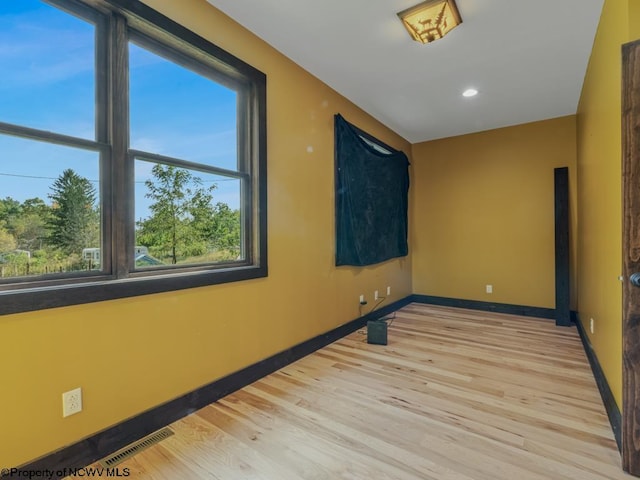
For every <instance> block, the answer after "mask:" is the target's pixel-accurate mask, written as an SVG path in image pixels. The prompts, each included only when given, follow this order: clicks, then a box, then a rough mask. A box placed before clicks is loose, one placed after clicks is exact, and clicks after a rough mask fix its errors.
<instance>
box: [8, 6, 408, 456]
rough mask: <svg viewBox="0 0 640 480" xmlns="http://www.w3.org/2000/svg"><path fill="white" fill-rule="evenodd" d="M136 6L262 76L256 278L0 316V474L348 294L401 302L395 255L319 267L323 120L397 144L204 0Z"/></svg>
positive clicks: (285, 331)
mask: <svg viewBox="0 0 640 480" xmlns="http://www.w3.org/2000/svg"><path fill="white" fill-rule="evenodd" d="M145 3H147V4H149V5H150V6H152V7H154V8H156V9H157V10H159V11H161V12H163V13H165V14H167V15H168V16H170V17H172V18H173V19H175V20H177V21H178V22H179V23H181V24H183V25H185V26H187V27H188V28H190V29H192V30H194V31H196V32H197V33H199V34H200V35H202V36H204V37H206V38H208V39H210V40H211V41H213V42H214V43H216V44H218V45H220V46H221V47H222V48H224V49H226V50H228V51H230V52H231V53H233V54H235V55H236V56H238V57H240V58H242V59H243V60H245V61H247V62H248V63H250V64H252V65H254V66H255V67H257V68H259V69H260V70H262V71H263V72H265V73H266V74H267V105H268V113H267V116H268V119H267V121H268V174H269V177H268V188H269V192H268V198H269V277H268V278H265V279H259V280H252V281H246V282H241V283H234V284H227V285H220V286H212V287H206V288H199V289H192V290H185V291H180V292H176V293H170V294H159V295H151V296H143V297H137V298H131V299H125V300H118V301H110V302H103V303H97V304H90V305H81V306H74V307H68V308H60V309H53V310H45V311H41V312H35V313H24V314H19V315H9V316H3V317H0V339H1V342H2V348H0V380H1V381H2V394H1V395H0V467H5V466H14V465H18V464H21V463H23V462H26V461H29V460H31V459H34V458H35V457H38V456H40V455H43V454H46V453H48V452H51V451H53V450H55V449H57V448H60V447H62V446H64V445H67V444H70V443H73V442H75V441H77V440H79V439H81V438H83V437H85V436H88V435H91V434H92V433H95V432H97V431H99V430H101V429H104V428H106V427H108V426H110V425H113V424H115V423H117V422H120V421H122V420H123V419H126V418H128V417H131V416H133V415H136V414H138V413H140V412H142V411H144V410H147V409H149V408H151V407H153V406H156V405H158V404H160V403H162V402H165V401H167V400H170V399H173V398H175V397H178V396H180V395H181V394H184V393H185V392H188V391H191V390H193V389H195V388H198V387H199V386H201V385H203V384H206V383H209V382H211V381H213V380H215V379H217V378H220V377H221V376H224V375H226V374H229V373H231V372H234V371H237V370H238V369H240V368H242V367H245V366H247V365H249V364H251V363H254V362H256V361H259V360H261V359H263V358H265V357H267V356H269V355H272V354H274V353H277V352H279V351H282V350H283V349H286V348H288V347H290V346H292V345H294V344H297V343H299V342H301V341H304V340H306V339H308V338H311V337H313V336H315V335H317V334H320V333H322V332H325V331H328V330H330V329H332V328H334V327H336V326H338V325H340V324H342V323H345V322H347V321H349V320H352V319H354V318H356V317H357V316H358V307H359V305H358V296H359V295H360V294H361V293H364V294H366V295H367V297H368V298H369V300H372V297H373V291H374V290H375V289H378V290H381V291H384V290H385V289H386V286H387V285H390V286H391V287H392V295H391V298H390V301H395V300H398V299H400V298H403V297H406V296H407V295H409V294H411V293H412V292H411V263H410V261H409V260H408V259H401V260H394V261H389V262H385V263H384V264H381V265H379V266H375V267H370V268H335V267H334V265H333V263H334V208H333V205H334V203H333V202H334V198H333V185H334V183H333V181H334V180H333V115H334V114H335V113H337V112H340V113H342V114H343V115H344V116H345V118H346V119H348V120H349V121H351V122H353V123H355V124H357V125H358V126H359V127H360V128H362V129H364V130H366V131H368V132H370V133H372V134H373V135H376V136H377V137H378V138H380V139H381V140H382V141H384V142H386V143H388V144H390V145H392V146H394V147H395V148H398V149H402V150H404V151H405V152H407V153H410V152H409V150H410V145H409V144H408V143H407V142H406V141H404V140H403V139H402V138H400V137H399V136H397V135H395V134H394V133H393V132H391V131H390V130H389V129H387V128H385V127H384V126H382V125H381V124H379V123H378V122H376V121H374V120H373V119H372V118H371V117H369V116H368V115H366V114H364V113H363V112H362V111H361V110H359V109H358V108H356V107H354V105H352V104H351V103H349V102H348V101H346V100H345V99H344V98H342V97H341V96H339V95H337V94H336V93H335V92H334V91H332V90H331V89H329V88H328V87H327V86H326V85H324V84H322V83H321V82H319V81H318V80H317V79H315V78H314V77H312V76H311V75H310V74H308V73H307V72H305V71H303V70H302V69H300V68H299V67H298V66H296V65H295V64H293V63H292V62H291V61H289V60H288V59H286V58H285V57H284V56H282V55H280V54H279V53H277V52H276V51H275V50H273V49H272V48H270V47H269V46H268V45H266V44H265V43H263V42H262V41H260V40H258V39H257V38H256V37H254V36H253V35H252V34H250V33H249V32H247V31H246V30H244V29H243V28H241V27H240V26H238V25H237V24H235V23H234V22H232V21H231V20H229V19H228V18H227V17H225V16H224V15H222V14H221V13H220V12H218V11H217V10H215V9H214V8H213V7H211V6H210V5H209V4H208V3H206V2H205V0H181V1H179V2H176V1H173V0H146V2H145ZM308 146H311V147H313V152H312V153H308V152H307V147H308ZM370 305H371V303H370ZM78 386H81V387H82V388H83V392H84V411H83V412H81V413H80V414H78V415H74V416H71V417H68V418H66V419H63V418H62V407H61V393H62V392H64V391H67V390H69V389H72V388H75V387H78Z"/></svg>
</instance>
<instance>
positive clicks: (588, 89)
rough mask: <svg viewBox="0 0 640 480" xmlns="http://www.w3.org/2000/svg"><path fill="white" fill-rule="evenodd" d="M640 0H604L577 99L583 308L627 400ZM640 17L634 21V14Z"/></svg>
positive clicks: (605, 364) (615, 387)
mask: <svg viewBox="0 0 640 480" xmlns="http://www.w3.org/2000/svg"><path fill="white" fill-rule="evenodd" d="M638 3H640V2H638V0H631V1H627V0H624V1H621V0H607V1H606V2H605V5H604V8H603V12H602V17H601V19H600V25H599V27H598V33H597V35H596V39H595V43H594V47H593V51H592V53H591V59H590V61H589V67H588V70H587V74H586V76H585V82H584V86H583V89H582V95H581V98H580V104H579V107H578V115H577V118H578V122H577V131H578V142H577V143H578V168H579V177H578V179H579V180H578V192H579V197H578V201H579V205H580V211H579V221H578V224H579V230H578V237H579V240H580V243H579V248H578V252H579V261H578V265H579V273H578V275H579V299H580V302H579V313H580V320H581V321H582V323H583V324H584V325H585V327H586V328H585V330H587V332H588V331H589V329H588V327H589V321H590V319H591V318H593V319H594V322H595V328H594V334H591V333H588V335H589V337H590V340H591V343H592V344H593V347H594V350H595V353H596V355H597V356H598V360H599V361H600V364H601V365H602V369H603V370H604V373H605V376H606V377H607V381H608V383H609V385H610V387H611V389H612V391H613V394H614V396H615V398H616V401H617V402H618V406H622V405H621V401H622V284H621V282H620V281H619V279H618V276H619V275H620V274H621V270H622V200H621V196H622V184H621V175H622V167H621V157H622V142H621V135H622V131H621V116H622V106H621V97H622V91H621V68H622V64H621V45H622V44H623V43H626V42H627V41H629V40H631V39H633V38H637V36H639V35H640V22H639V20H640V11H639V10H640V8H639V7H638ZM634 20H635V21H634Z"/></svg>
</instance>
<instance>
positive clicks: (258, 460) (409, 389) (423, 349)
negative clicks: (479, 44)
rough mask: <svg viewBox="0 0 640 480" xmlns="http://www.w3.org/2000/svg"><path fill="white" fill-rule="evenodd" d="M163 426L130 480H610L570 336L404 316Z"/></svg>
mask: <svg viewBox="0 0 640 480" xmlns="http://www.w3.org/2000/svg"><path fill="white" fill-rule="evenodd" d="M388 339H389V343H388V345H384V346H383V345H370V344H367V342H366V335H365V331H364V330H360V331H358V332H355V333H353V334H351V335H348V336H347V337H345V338H343V339H341V340H339V341H337V342H335V343H333V344H331V345H329V346H327V347H324V348H322V349H320V350H318V351H317V352H315V353H313V354H311V355H309V356H307V357H305V358H303V359H301V360H299V361H297V362H295V363H292V364H291V365H288V366H287V367H285V368H283V369H281V370H279V371H277V372H276V373H273V374H271V375H269V376H267V377H265V378H263V379H261V380H259V381H257V382H255V383H253V384H251V385H249V386H247V387H245V388H243V389H241V390H239V391H237V392H235V393H233V394H231V395H229V396H227V397H225V398H223V399H221V400H220V401H218V402H216V403H214V404H211V405H209V406H207V407H205V408H203V409H201V410H199V411H197V412H196V413H194V414H192V415H190V416H188V417H185V418H184V419H182V420H180V421H178V422H175V423H174V424H172V425H171V426H170V428H171V429H172V430H173V431H174V432H175V435H173V436H171V437H169V438H167V439H165V440H163V441H161V442H160V443H158V444H156V445H154V446H152V447H150V448H148V449H146V450H144V451H142V452H141V453H139V454H137V455H136V456H134V457H132V458H130V459H128V460H127V461H125V462H124V463H121V464H120V465H118V466H117V468H118V469H119V471H120V473H121V474H122V473H123V472H125V470H124V469H127V470H126V472H127V474H128V478H130V479H170V480H174V479H176V478H185V479H190V480H197V479H220V480H236V479H237V480H245V479H268V480H287V479H291V480H294V479H296V480H297V479H314V480H317V479H327V480H333V479H367V480H379V479H380V480H382V479H389V480H514V479H515V480H569V479H571V480H617V479H625V478H626V479H628V478H631V477H629V476H628V475H626V474H625V473H623V471H622V469H621V466H620V456H619V453H618V450H617V447H616V442H615V440H614V437H613V433H612V431H611V428H610V425H609V422H608V419H607V415H606V413H605V410H604V407H603V405H602V400H601V398H600V394H599V392H598V389H597V387H596V383H595V380H594V378H593V375H592V373H591V370H590V368H589V363H588V361H587V358H586V357H585V353H584V350H583V348H582V344H581V342H580V338H579V336H578V333H577V331H576V328H575V326H574V327H569V328H566V327H564V328H563V327H556V326H555V324H554V322H553V320H545V319H537V318H530V317H520V316H515V315H506V314H496V313H488V312H479V311H473V310H464V309H458V308H450V307H438V306H429V305H421V304H416V303H413V304H410V305H408V306H406V307H404V308H402V309H401V310H399V311H398V312H396V314H395V319H393V322H392V323H391V325H390V327H389V330H388Z"/></svg>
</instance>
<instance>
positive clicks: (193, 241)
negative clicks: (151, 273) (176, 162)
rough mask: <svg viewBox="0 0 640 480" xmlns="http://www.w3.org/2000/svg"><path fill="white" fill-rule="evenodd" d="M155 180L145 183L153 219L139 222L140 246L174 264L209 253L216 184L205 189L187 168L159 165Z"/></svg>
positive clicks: (155, 167) (155, 168)
mask: <svg viewBox="0 0 640 480" xmlns="http://www.w3.org/2000/svg"><path fill="white" fill-rule="evenodd" d="M151 173H152V175H153V179H150V180H147V181H145V185H146V187H147V190H148V191H147V193H146V195H145V197H146V198H149V199H151V200H152V201H153V203H152V204H151V205H150V206H149V210H151V216H150V217H149V218H147V219H143V220H140V221H139V222H138V235H137V243H141V244H142V245H146V246H148V247H149V248H150V249H151V253H152V254H156V255H158V256H162V257H168V258H169V259H170V260H171V263H173V264H176V263H178V259H179V258H182V257H185V256H193V255H201V254H203V253H205V252H206V250H207V234H208V231H209V230H210V224H211V218H212V217H213V209H212V207H211V199H212V195H211V192H212V191H213V190H214V189H215V185H212V186H210V187H208V188H204V187H202V180H201V179H200V178H199V177H196V176H194V175H193V174H191V173H190V172H189V171H187V170H185V169H183V168H177V167H174V166H170V165H160V164H157V165H155V166H154V167H153V169H152V170H151Z"/></svg>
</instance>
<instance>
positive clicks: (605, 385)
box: [576, 318, 622, 452]
mask: <svg viewBox="0 0 640 480" xmlns="http://www.w3.org/2000/svg"><path fill="white" fill-rule="evenodd" d="M576 325H577V327H578V333H579V334H580V339H581V340H582V345H583V346H584V351H585V353H586V354H587V358H588V359H589V364H590V365H591V370H592V371H593V376H594V377H595V379H596V384H597V385H598V390H600V396H601V397H602V403H603V404H604V408H605V410H606V411H607V416H608V417H609V423H611V429H612V430H613V435H614V436H615V437H616V443H617V444H618V450H619V451H621V452H622V415H621V414H620V409H619V408H618V404H617V403H616V400H615V398H614V397H613V392H612V391H611V387H609V382H607V378H606V377H605V376H604V372H603V371H602V367H601V366H600V362H599V361H598V357H597V356H596V352H595V351H594V350H593V346H592V345H591V342H590V341H589V337H587V333H586V332H585V331H584V327H583V325H582V323H581V322H580V319H579V318H577V319H576Z"/></svg>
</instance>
